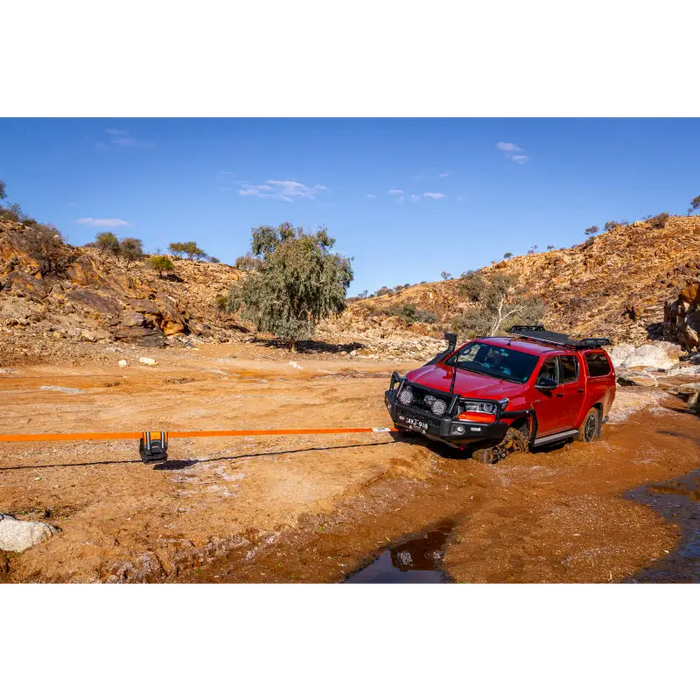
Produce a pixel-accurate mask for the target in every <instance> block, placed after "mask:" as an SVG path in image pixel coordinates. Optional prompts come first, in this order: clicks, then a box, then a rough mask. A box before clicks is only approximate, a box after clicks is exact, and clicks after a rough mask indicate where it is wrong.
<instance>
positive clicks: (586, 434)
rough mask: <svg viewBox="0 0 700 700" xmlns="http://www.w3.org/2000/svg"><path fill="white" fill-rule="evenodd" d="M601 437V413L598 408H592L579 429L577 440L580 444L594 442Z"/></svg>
mask: <svg viewBox="0 0 700 700" xmlns="http://www.w3.org/2000/svg"><path fill="white" fill-rule="evenodd" d="M599 436H600V412H599V411H598V409H597V408H592V409H591V410H590V411H588V413H587V414H586V417H585V418H584V419H583V423H581V427H580V428H579V429H578V435H577V436H576V439H577V440H578V441H579V442H593V441H594V440H597V439H598V437H599Z"/></svg>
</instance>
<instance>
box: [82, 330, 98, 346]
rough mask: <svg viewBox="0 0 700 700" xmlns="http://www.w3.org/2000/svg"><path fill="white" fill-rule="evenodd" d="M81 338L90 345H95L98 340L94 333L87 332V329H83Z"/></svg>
mask: <svg viewBox="0 0 700 700" xmlns="http://www.w3.org/2000/svg"><path fill="white" fill-rule="evenodd" d="M80 337H81V338H82V340H86V341H87V342H88V343H94V342H95V341H96V340H97V336H96V335H95V334H94V333H93V332H92V331H89V330H87V328H83V330H82V331H81V332H80Z"/></svg>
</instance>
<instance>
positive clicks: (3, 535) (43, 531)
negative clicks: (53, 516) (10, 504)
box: [0, 513, 58, 552]
mask: <svg viewBox="0 0 700 700" xmlns="http://www.w3.org/2000/svg"><path fill="white" fill-rule="evenodd" d="M56 532H58V530H57V529H56V528H55V527H53V526H51V525H47V524H46V523H37V522H32V521H28V520H17V518H13V517H12V516H11V515H4V514H3V513H0V550H2V551H5V552H23V551H24V550H25V549H29V547H33V546H34V545H35V544H39V542H43V541H44V540H46V539H48V538H49V537H51V536H52V535H54V534H55V533H56Z"/></svg>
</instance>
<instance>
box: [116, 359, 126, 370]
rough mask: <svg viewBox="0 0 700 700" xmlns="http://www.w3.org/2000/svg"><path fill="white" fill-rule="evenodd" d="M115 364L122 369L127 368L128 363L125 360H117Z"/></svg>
mask: <svg viewBox="0 0 700 700" xmlns="http://www.w3.org/2000/svg"><path fill="white" fill-rule="evenodd" d="M117 364H118V365H119V366H120V367H122V368H124V367H128V366H129V363H128V362H127V361H126V360H119V362H118V363H117Z"/></svg>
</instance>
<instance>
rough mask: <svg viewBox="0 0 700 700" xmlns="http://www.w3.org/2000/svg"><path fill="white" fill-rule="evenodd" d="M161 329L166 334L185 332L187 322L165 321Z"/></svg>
mask: <svg viewBox="0 0 700 700" xmlns="http://www.w3.org/2000/svg"><path fill="white" fill-rule="evenodd" d="M161 330H162V331H163V333H164V334H165V335H176V334H177V333H184V332H185V324H184V323H177V322H176V321H164V322H163V324H162V325H161Z"/></svg>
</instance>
